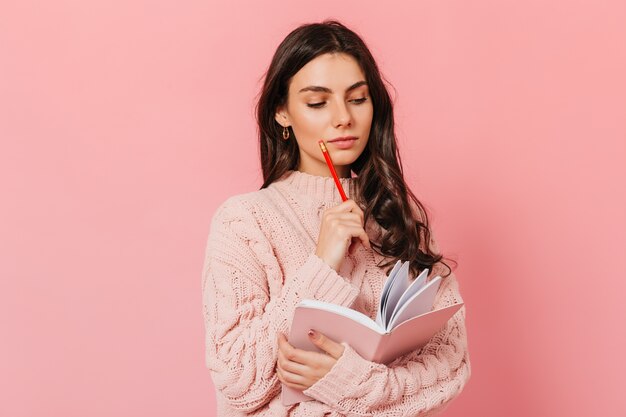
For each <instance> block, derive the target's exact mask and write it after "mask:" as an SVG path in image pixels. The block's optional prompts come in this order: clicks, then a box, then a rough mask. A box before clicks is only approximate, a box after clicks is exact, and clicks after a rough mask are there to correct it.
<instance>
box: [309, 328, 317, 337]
mask: <svg viewBox="0 0 626 417" xmlns="http://www.w3.org/2000/svg"><path fill="white" fill-rule="evenodd" d="M309 336H310V337H311V338H312V339H315V338H316V337H317V332H315V330H309Z"/></svg>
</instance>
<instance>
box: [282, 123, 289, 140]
mask: <svg viewBox="0 0 626 417" xmlns="http://www.w3.org/2000/svg"><path fill="white" fill-rule="evenodd" d="M283 139H284V140H287V139H289V129H288V128H287V127H286V126H285V127H283Z"/></svg>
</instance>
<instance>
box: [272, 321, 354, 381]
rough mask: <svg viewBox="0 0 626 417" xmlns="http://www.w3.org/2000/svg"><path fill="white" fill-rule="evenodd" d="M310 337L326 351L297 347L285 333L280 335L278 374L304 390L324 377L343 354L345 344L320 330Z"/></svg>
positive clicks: (281, 378)
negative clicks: (291, 343)
mask: <svg viewBox="0 0 626 417" xmlns="http://www.w3.org/2000/svg"><path fill="white" fill-rule="evenodd" d="M309 339H310V340H311V341H312V342H313V344H315V345H316V346H317V347H319V348H320V349H322V350H323V351H324V352H326V353H320V352H313V351H309V350H302V349H297V348H295V347H293V346H292V345H290V344H289V342H288V341H287V338H286V337H285V335H284V334H282V333H280V334H279V335H278V361H277V364H276V374H277V375H278V379H279V380H280V382H282V383H284V384H285V385H287V386H288V387H290V388H295V389H297V390H301V391H304V390H305V389H307V388H309V387H310V386H311V385H313V384H315V383H316V382H317V381H319V380H320V379H322V378H323V377H324V375H326V374H327V373H328V372H329V371H330V370H331V368H332V367H333V366H334V365H335V363H336V362H337V359H339V357H340V356H341V355H342V354H343V351H344V346H343V345H342V344H341V343H337V342H335V341H334V340H331V339H329V338H328V337H326V336H324V335H323V334H321V333H320V332H314V335H313V336H309Z"/></svg>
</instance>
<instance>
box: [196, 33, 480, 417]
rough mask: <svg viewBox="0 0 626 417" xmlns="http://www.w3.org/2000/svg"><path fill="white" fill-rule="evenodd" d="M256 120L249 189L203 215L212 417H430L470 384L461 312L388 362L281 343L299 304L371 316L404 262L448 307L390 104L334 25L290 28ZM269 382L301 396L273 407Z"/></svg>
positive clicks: (358, 43) (327, 342) (275, 392)
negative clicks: (258, 168) (255, 176)
mask: <svg viewBox="0 0 626 417" xmlns="http://www.w3.org/2000/svg"><path fill="white" fill-rule="evenodd" d="M257 118H258V125H259V139H260V151H261V163H262V168H263V178H264V184H263V186H262V187H261V189H260V190H258V191H254V192H250V193H246V194H241V195H237V196H233V197H230V198H228V199H227V200H226V201H225V202H224V203H222V205H220V207H219V208H218V209H217V210H216V212H215V214H214V216H213V219H212V222H211V227H210V232H209V238H208V242H207V248H206V257H205V263H204V269H203V287H202V288H203V297H204V317H205V325H206V365H207V367H208V368H209V369H210V370H211V376H212V379H213V382H214V385H215V387H216V389H217V391H218V395H217V401H218V415H219V416H243V415H258V416H324V415H331V416H344V415H346V416H349V415H358V416H369V415H371V416H391V415H393V416H400V415H402V416H408V415H427V414H432V413H435V412H439V411H441V410H442V409H443V408H444V406H445V405H446V404H447V403H448V402H449V401H450V400H451V399H453V398H454V397H456V396H457V395H458V393H459V392H460V391H461V390H462V388H463V387H464V385H465V383H466V382H467V380H468V378H469V376H470V362H469V356H468V350H467V339H466V334H465V308H462V309H461V310H459V312H457V314H455V315H454V316H453V317H452V319H450V321H449V322H448V324H447V325H446V327H444V328H443V329H442V330H441V331H440V332H438V333H437V334H436V335H435V336H434V337H433V338H432V339H431V340H430V342H429V343H428V344H427V345H426V346H424V347H423V348H422V349H420V350H419V351H416V352H411V353H409V354H405V355H403V356H401V357H399V358H397V359H396V360H394V361H393V362H391V363H390V364H388V365H383V364H377V363H374V362H370V361H367V360H365V359H364V358H362V357H361V356H360V355H359V354H358V353H356V351H354V350H353V349H352V348H351V346H350V345H348V344H347V343H339V342H338V341H335V340H331V339H330V338H328V337H326V336H325V335H323V334H320V333H319V332H317V333H316V332H313V333H310V337H311V340H312V341H313V342H314V343H315V344H316V345H317V346H318V347H319V348H320V349H322V351H324V352H325V353H319V352H312V351H305V350H300V349H296V348H294V347H293V346H291V345H290V344H289V342H288V340H287V339H286V335H287V334H288V331H289V328H290V325H291V319H292V317H293V313H294V309H295V307H296V305H297V304H298V302H299V301H300V300H301V299H303V298H313V299H317V300H322V301H327V302H331V303H335V304H339V305H344V306H347V307H350V308H352V309H354V310H357V311H360V312H362V313H364V314H366V315H369V317H371V318H372V319H373V318H375V314H376V308H377V301H378V299H379V297H380V293H381V290H382V286H383V283H384V281H385V279H386V277H387V274H388V273H389V271H390V270H391V268H392V267H393V265H394V264H395V262H396V261H397V260H403V261H407V260H408V261H410V266H411V275H412V276H413V277H415V276H417V275H418V273H419V272H420V271H421V270H423V269H424V268H429V269H430V270H431V271H432V273H431V275H433V276H434V275H435V274H439V275H442V276H444V277H445V278H444V280H443V281H442V284H441V286H440V289H439V292H438V294H437V298H436V300H435V305H437V306H445V305H450V304H454V303H456V302H461V301H462V299H461V296H460V294H459V291H458V285H457V281H456V278H455V276H454V274H453V273H452V271H451V270H450V268H447V267H446V268H444V265H445V263H443V262H442V261H441V260H442V256H441V255H440V254H437V252H436V251H437V248H436V245H435V243H434V241H433V239H432V237H431V234H430V230H429V227H428V219H427V215H426V212H425V210H424V208H423V207H422V205H421V204H420V203H419V201H418V200H417V199H416V198H415V196H414V195H413V193H412V192H411V191H410V190H409V188H408V187H407V186H406V184H405V182H404V178H403V175H402V171H401V163H400V157H399V155H398V153H397V147H396V138H395V134H394V119H393V111H392V105H391V100H390V97H389V94H388V92H387V90H386V88H385V86H384V84H383V81H382V79H381V75H380V73H379V70H378V68H377V66H376V63H375V61H374V59H373V57H372V55H371V53H370V52H369V50H368V49H367V47H366V45H365V44H364V42H363V41H362V40H361V38H359V36H358V35H357V34H355V33H354V32H353V31H351V30H349V29H348V28H346V27H345V26H343V25H342V24H341V23H339V22H337V21H325V22H323V23H319V24H309V25H303V26H300V27H299V28H297V29H295V30H294V31H292V32H291V33H290V34H289V35H288V36H287V37H286V38H285V39H284V40H283V42H282V43H281V44H280V45H279V47H278V49H277V51H276V53H275V55H274V57H273V59H272V62H271V64H270V67H269V69H268V71H267V73H266V76H265V82H264V86H263V90H262V93H261V95H260V98H259V102H258V105H257ZM319 139H324V140H325V142H326V145H327V147H328V150H329V152H330V154H331V157H332V159H333V163H334V165H335V167H336V170H337V173H338V175H339V176H340V177H341V178H340V182H341V183H342V185H343V188H344V190H345V191H346V194H348V197H349V199H348V200H347V201H345V202H342V199H341V197H340V194H339V192H338V190H337V188H336V185H335V183H334V180H333V178H332V177H331V174H330V171H329V169H328V166H327V165H326V162H325V159H324V157H323V154H322V153H321V151H320V148H319V145H318V140H319ZM352 172H354V173H355V174H356V176H352ZM426 242H428V244H427V243H426ZM282 383H284V384H286V385H288V386H290V387H292V388H296V389H299V390H302V391H303V392H304V394H306V395H308V396H310V397H312V398H314V400H313V401H305V402H301V403H299V404H295V405H292V406H290V407H285V406H283V405H282V404H281V400H280V392H281V384H282Z"/></svg>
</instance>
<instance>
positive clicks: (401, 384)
mask: <svg viewBox="0 0 626 417" xmlns="http://www.w3.org/2000/svg"><path fill="white" fill-rule="evenodd" d="M462 301H463V300H462V298H461V295H460V293H459V289H458V282H457V280H456V278H455V276H454V274H453V273H451V274H450V275H449V276H448V277H446V278H444V279H443V281H442V285H441V287H440V289H439V291H438V294H437V298H436V301H435V306H437V307H445V306H448V305H452V304H455V303H458V302H462ZM343 345H344V347H345V350H344V353H343V354H342V356H341V357H340V358H339V359H338V360H337V362H336V363H335V365H334V366H333V368H331V370H330V372H328V373H327V374H326V375H325V376H324V377H323V378H322V379H320V380H318V381H317V382H316V383H315V384H313V385H312V386H310V387H309V388H308V389H306V390H304V391H303V393H304V394H306V395H308V396H310V397H312V398H314V399H316V400H318V401H321V402H323V403H325V404H327V405H329V406H330V407H332V408H333V409H334V410H336V411H338V412H339V413H341V414H345V415H346V416H378V417H383V416H418V415H419V416H426V415H430V414H431V413H436V412H439V411H441V410H442V409H443V408H445V407H446V406H447V404H448V403H449V401H451V400H452V399H453V398H454V397H456V396H457V395H458V394H459V393H460V392H461V391H462V389H463V387H464V386H465V384H466V382H467V381H468V379H469V377H470V373H471V368H470V361H469V353H468V348H467V336H466V329H465V306H463V307H462V308H461V309H460V310H459V311H458V312H457V313H456V314H455V315H454V316H453V317H452V318H451V319H450V320H449V321H448V323H447V324H446V326H444V328H443V329H442V330H440V331H439V332H437V333H436V334H435V335H434V336H433V337H432V338H431V340H430V341H429V342H428V343H427V344H426V345H425V346H424V347H423V348H422V349H420V350H418V351H415V352H410V353H408V354H405V355H403V356H400V357H399V358H396V359H395V360H394V361H393V362H391V363H389V364H388V365H384V364H379V363H375V362H371V361H368V360H366V359H364V358H363V357H362V356H360V355H359V354H358V353H357V352H356V351H355V350H354V349H352V347H351V346H350V345H349V344H347V343H345V342H344V343H343Z"/></svg>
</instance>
